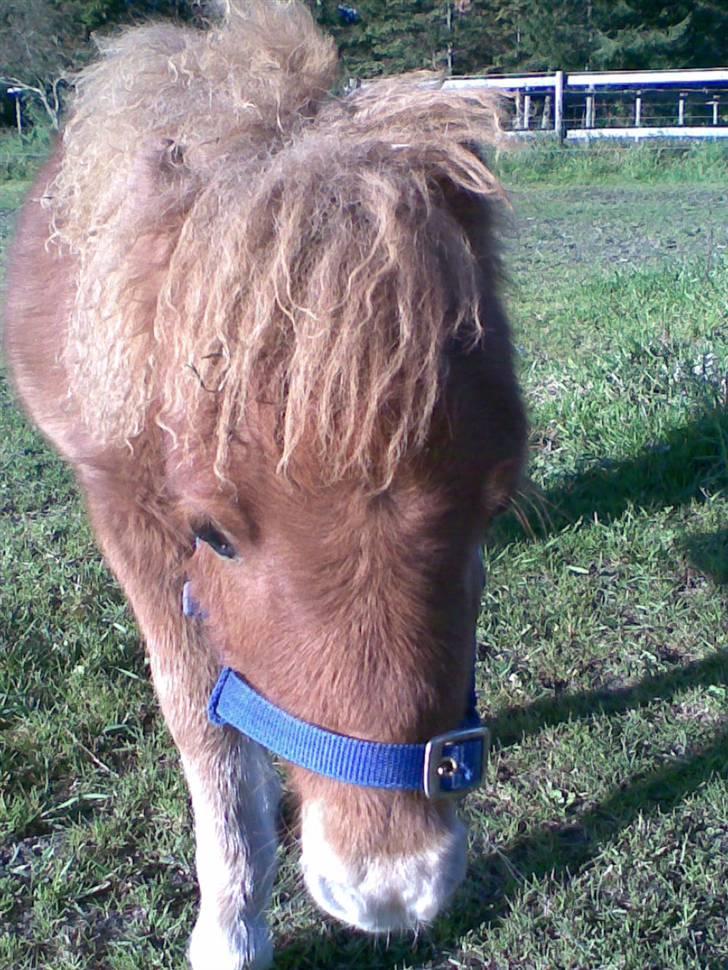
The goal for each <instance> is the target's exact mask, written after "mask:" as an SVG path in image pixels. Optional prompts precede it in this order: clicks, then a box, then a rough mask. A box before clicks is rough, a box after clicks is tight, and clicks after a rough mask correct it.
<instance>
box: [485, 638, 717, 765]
mask: <svg viewBox="0 0 728 970" xmlns="http://www.w3.org/2000/svg"><path fill="white" fill-rule="evenodd" d="M724 684H726V685H728V650H719V651H718V652H717V653H714V654H711V655H710V656H709V657H705V658H704V659H703V660H696V661H694V662H693V663H689V664H687V665H686V666H684V667H677V668H676V669H673V670H668V671H665V672H664V673H661V674H655V675H654V676H652V677H646V678H645V679H644V680H641V681H640V682H639V683H638V684H635V685H634V686H632V687H622V688H619V689H618V690H593V691H581V692H580V693H576V694H561V695H559V696H556V697H544V698H541V699H539V700H537V701H533V702H532V703H530V704H525V705H523V706H518V707H509V708H506V710H504V711H502V712H501V713H500V714H498V715H497V716H496V717H495V718H494V719H492V720H489V721H488V725H489V727H490V729H491V731H492V734H493V738H494V741H495V743H496V744H497V745H499V746H501V747H505V746H507V745H509V744H513V743H515V742H516V741H520V740H521V739H522V738H524V737H528V736H530V735H533V734H537V733H538V732H539V731H541V730H542V729H543V728H545V727H553V726H555V725H557V724H563V723H565V722H568V721H573V720H577V719H580V718H588V717H594V716H595V715H602V714H607V715H611V714H624V713H625V712H626V711H631V710H637V709H639V708H640V707H644V706H645V705H647V704H650V703H652V701H655V700H670V698H672V697H674V696H675V695H676V694H678V693H680V691H683V690H687V689H688V688H690V687H710V686H722V685H724Z"/></svg>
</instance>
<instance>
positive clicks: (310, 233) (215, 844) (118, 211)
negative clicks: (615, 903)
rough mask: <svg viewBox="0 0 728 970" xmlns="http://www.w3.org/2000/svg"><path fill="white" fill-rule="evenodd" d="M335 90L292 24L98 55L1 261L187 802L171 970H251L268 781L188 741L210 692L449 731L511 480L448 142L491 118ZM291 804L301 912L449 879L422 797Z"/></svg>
mask: <svg viewBox="0 0 728 970" xmlns="http://www.w3.org/2000/svg"><path fill="white" fill-rule="evenodd" d="M336 76H337V63H336V57H335V52H334V47H333V44H332V42H331V41H330V40H329V39H327V38H325V37H323V36H322V35H321V34H320V33H319V32H318V31H317V29H316V28H315V26H314V24H313V22H312V20H311V17H310V16H309V14H308V13H307V11H306V10H305V8H304V7H303V6H301V5H298V4H283V3H277V2H273V0H252V2H251V3H249V4H247V5H246V7H245V12H244V13H240V12H236V11H234V10H233V11H232V12H231V13H230V14H229V15H228V17H227V18H226V20H225V22H224V23H223V24H221V25H220V26H219V27H215V28H212V29H210V30H208V31H198V30H194V29H191V28H190V29H187V28H181V27H178V26H170V25H161V24H158V25H152V26H145V27H141V28H138V29H135V30H131V31H128V32H127V33H123V34H121V35H120V36H114V37H112V38H111V39H110V40H108V41H107V42H106V44H105V47H104V49H103V57H102V59H101V60H100V61H99V63H97V64H96V65H94V66H92V67H90V68H89V69H88V70H86V71H85V72H84V73H83V74H82V75H81V76H80V78H79V80H78V84H77V96H76V101H75V105H74V108H73V113H72V116H71V118H70V120H69V122H68V124H67V126H66V130H65V133H64V137H63V140H62V143H61V144H60V145H59V146H58V148H57V150H56V151H55V154H54V156H53V158H52V159H51V161H50V162H49V163H48V165H47V166H46V168H45V169H44V171H43V172H42V174H41V176H40V178H39V180H38V182H37V185H36V188H35V191H34V192H33V193H32V194H31V197H30V199H29V201H28V202H27V204H26V206H25V208H24V210H23V213H22V216H21V219H20V224H19V229H18V233H17V238H16V240H15V243H14V247H13V252H12V256H11V260H10V271H9V286H8V291H9V300H8V310H7V328H6V348H7V356H8V359H9V361H10V365H11V368H12V371H13V376H14V380H15V385H16V388H17V392H18V394H19V396H20V398H21V400H22V401H23V403H24V405H25V407H26V409H27V411H28V413H29V414H30V416H31V417H32V419H33V420H34V421H35V422H36V423H37V424H38V425H39V426H40V428H41V429H42V430H43V432H44V433H45V435H46V436H47V438H48V439H49V441H50V442H51V443H52V444H53V445H54V447H55V448H57V450H58V451H59V452H60V453H61V455H62V456H63V457H64V458H65V459H66V460H67V461H68V462H69V463H70V464H71V465H72V467H73V468H74V471H75V473H76V476H77V479H78V482H79V484H80V487H81V489H82V491H83V493H84V496H85V499H86V503H87V506H88V511H89V514H90V517H91V520H92V522H93V526H94V529H95V531H96V535H97V537H98V541H99V544H100V546H101V548H102V550H103V552H104V554H105V556H106V559H107V560H108V562H109V564H110V566H111V568H112V569H113V570H114V572H115V574H116V576H117V577H118V579H119V582H120V583H121V585H122V586H123V588H124V590H125V591H126V593H127V595H128V597H129V601H130V603H131V605H132V607H133V609H134V612H135V614H136V617H137V619H138V622H139V625H140V627H141V630H142V632H143V634H144V637H145V639H146V643H147V649H148V651H149V657H150V662H151V669H152V674H153V678H154V685H155V688H156V691H157V694H158V696H159V700H160V703H161V706H162V709H163V711H164V715H165V718H166V720H167V723H168V725H169V728H170V730H171V732H172V735H173V737H174V740H175V742H176V744H177V746H178V748H179V750H180V754H181V757H182V762H183V765H184V770H185V773H186V776H187V781H188V784H189V788H190V792H191V796H192V803H193V808H194V816H195V831H196V837H197V848H198V851H197V870H198V877H199V882H200V890H201V909H200V915H199V918H198V921H197V923H196V926H195V929H194V932H193V934H192V940H191V946H190V959H191V962H192V965H193V967H194V968H195V970H208V968H209V970H233V968H242V967H253V966H254V967H262V966H267V965H268V963H269V961H270V959H271V944H270V940H269V934H268V930H267V927H266V920H265V907H266V904H267V899H268V896H269V893H270V889H271V881H272V877H273V869H274V841H275V840H274V833H275V806H276V798H277V786H276V776H275V774H274V772H273V771H272V770H271V768H270V765H269V761H268V757H267V754H266V753H265V752H264V750H263V749H262V748H260V747H259V746H258V745H257V744H255V743H253V742H252V741H250V740H249V739H248V738H246V737H245V736H243V735H241V734H239V733H237V732H235V731H232V730H230V729H228V728H219V727H215V726H213V725H211V724H210V723H209V722H208V718H207V714H206V705H207V701H208V697H209V694H210V690H211V688H212V686H213V684H214V682H215V679H216V677H217V674H218V672H219V670H220V668H221V666H223V665H227V666H230V667H233V668H234V669H236V670H237V671H241V672H242V673H243V674H244V675H245V677H246V678H247V680H248V681H249V682H250V683H251V684H252V685H253V686H254V687H255V688H256V689H257V690H258V691H260V692H261V693H262V694H264V695H265V696H266V697H267V698H269V699H270V700H271V701H272V702H273V703H275V704H277V705H280V706H281V707H282V708H284V709H285V710H286V711H288V712H290V713H292V714H294V715H296V716H297V717H299V718H302V719H305V720H306V721H310V722H313V723H315V724H317V725H321V726H323V727H324V728H328V729H330V730H332V731H336V732H340V733H341V734H345V735H348V736H352V737H356V738H363V739H370V740H376V741H384V742H421V741H424V740H426V739H427V738H430V737H431V736H432V735H433V734H437V733H441V732H445V731H449V730H451V729H452V728H455V727H456V726H457V725H458V723H459V722H460V721H461V720H462V718H463V714H464V712H465V708H466V706H467V700H468V693H469V680H470V671H471V667H472V660H471V658H472V642H473V632H474V626H475V620H476V615H477V610H478V602H479V591H480V586H479V563H478V555H477V553H478V547H479V545H480V543H481V541H482V538H483V533H484V530H485V528H486V525H487V523H488V521H489V520H490V518H491V517H492V516H493V514H494V513H495V512H496V511H497V510H498V509H499V508H500V507H502V506H503V504H504V503H505V502H507V500H508V496H509V494H510V492H511V490H512V488H513V487H514V484H515V482H516V480H517V478H518V475H519V471H520V467H521V460H522V454H523V447H524V436H525V424H524V417H523V411H522V407H521V403H520V400H519V396H518V392H517V388H516V384H515V380H514V375H513V370H512V364H511V349H510V343H509V335H508V328H507V323H506V320H505V318H504V314H503V311H502V309H501V306H500V303H499V300H498V295H497V289H498V260H497V258H496V255H495V252H494V244H493V240H492V231H493V223H494V219H495V213H496V210H497V204H498V200H499V197H500V194H501V193H500V189H499V186H498V184H497V182H496V180H495V179H494V178H493V176H492V175H491V173H490V172H489V171H488V169H487V168H486V167H485V165H484V164H483V162H482V161H481V160H480V158H479V157H478V155H477V154H476V152H475V151H474V148H473V146H474V145H475V144H477V143H479V144H486V143H491V144H492V143H495V141H496V139H497V137H498V124H497V115H496V112H495V109H494V105H493V103H492V101H491V99H490V98H489V97H488V96H487V95H484V94H483V93H480V92H476V93H473V92H463V93H458V92H451V91H444V90H443V89H442V88H441V86H440V85H439V82H438V81H437V79H436V78H433V77H430V76H426V75H418V76H414V77H413V76H410V77H401V78H390V79H387V80H382V81H378V82H375V83H372V84H369V85H366V86H365V87H364V88H362V89H360V90H358V91H356V92H355V93H354V94H351V95H348V96H346V97H344V98H337V97H334V96H333V95H331V94H329V93H328V92H329V91H330V90H331V87H332V85H333V84H334V82H335V80H336ZM196 537H197V539H196ZM200 540H202V541H200ZM185 581H190V582H191V583H192V584H193V587H192V588H193V590H194V595H195V598H196V599H197V600H198V601H199V603H200V605H201V608H202V609H204V611H205V613H206V614H207V619H206V620H205V621H203V622H200V621H195V620H190V619H188V618H185V616H183V615H182V612H181V609H180V597H181V592H182V587H183V584H184V583H185ZM290 780H291V784H292V786H293V788H294V790H295V792H296V793H297V795H298V797H299V799H300V802H301V809H302V840H303V858H302V865H303V869H304V874H305V878H306V882H307V884H308V886H309V888H310V890H311V892H312V893H313V895H314V897H315V898H316V900H317V901H318V902H319V903H320V904H321V905H322V906H323V907H324V908H325V909H327V910H328V911H330V912H332V913H334V914H335V915H336V916H338V917H340V918H341V919H343V920H345V921H347V922H349V923H351V924H353V925H356V926H360V927H362V928H364V929H367V930H371V931H375V932H376V931H386V930H389V929H393V928H401V927H413V926H415V925H416V924H418V923H419V922H422V921H427V920H430V919H432V918H433V917H434V916H435V914H436V912H437V911H438V909H439V908H440V907H441V906H442V905H443V903H444V902H445V901H446V900H447V899H448V898H449V897H450V896H451V894H452V892H453V890H454V889H455V887H456V886H457V884H458V883H459V881H460V880H461V879H462V877H463V874H464V869H465V848H464V845H465V835H464V828H463V826H462V825H461V824H460V822H459V821H458V820H457V817H456V815H455V812H454V810H453V808H452V803H451V802H443V801H438V800H430V799H427V798H425V797H424V796H423V795H421V794H416V793H407V792H401V791H395V792H389V791H380V790H374V789H370V788H362V787H356V786H353V785H349V784H344V783H342V782H336V781H331V780H327V779H326V778H324V777H322V776H320V775H318V774H313V773H312V772H309V771H307V770H304V769H302V768H295V767H293V768H291V770H290Z"/></svg>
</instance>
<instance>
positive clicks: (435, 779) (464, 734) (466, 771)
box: [423, 725, 490, 798]
mask: <svg viewBox="0 0 728 970" xmlns="http://www.w3.org/2000/svg"><path fill="white" fill-rule="evenodd" d="M472 741H480V742H481V752H480V757H479V758H478V761H477V763H475V764H473V763H472V762H471V761H461V760H460V759H459V758H458V757H457V756H456V754H455V753H454V752H453V751H452V749H453V748H454V747H456V746H459V745H463V744H466V743H468V742H472ZM489 744H490V732H489V731H488V729H487V728H486V727H483V726H482V725H481V726H479V727H473V728H464V729H462V730H456V731H448V732H447V733H446V734H438V735H437V736H436V737H434V738H431V739H430V740H429V741H428V742H427V745H426V747H425V765H424V777H423V782H424V789H425V795H426V796H427V798H460V797H462V796H463V795H466V794H467V793H468V792H469V791H472V790H473V789H474V788H477V787H478V785H480V784H481V783H482V781H483V779H484V777H485V769H486V766H487V764H488V747H489ZM461 775H462V776H463V777H462V780H461V783H459V784H458V783H454V784H452V785H451V786H446V787H443V783H445V782H451V783H452V782H456V780H457V779H458V777H459V776H461Z"/></svg>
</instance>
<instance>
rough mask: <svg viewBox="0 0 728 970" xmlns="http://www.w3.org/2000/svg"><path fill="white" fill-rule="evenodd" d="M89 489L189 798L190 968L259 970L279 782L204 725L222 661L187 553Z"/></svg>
mask: <svg viewBox="0 0 728 970" xmlns="http://www.w3.org/2000/svg"><path fill="white" fill-rule="evenodd" d="M88 491H89V494H88V505H89V511H90V513H91V518H92V520H93V523H94V526H95V531H96V534H97V537H98V539H99V541H100V544H101V546H102V549H103V551H104V553H105V555H106V558H107V560H108V562H109V564H110V565H111V567H112V569H113V570H114V572H115V573H116V575H117V577H118V578H119V581H120V583H121V585H122V586H123V588H124V590H125V592H126V594H127V596H128V598H129V601H130V603H131V605H132V607H133V608H134V611H135V613H136V616H137V619H138V621H139V625H140V627H141V629H142V632H143V634H144V636H145V638H146V641H147V647H148V653H149V660H150V666H151V671H152V677H153V681H154V686H155V689H156V693H157V696H158V698H159V702H160V705H161V708H162V711H163V713H164V717H165V720H166V722H167V725H168V727H169V729H170V731H171V733H172V737H173V738H174V741H175V743H176V745H177V747H178V749H179V752H180V755H181V758H182V764H183V766H184V770H185V775H186V778H187V784H188V786H189V790H190V795H191V797H192V809H193V813H194V818H195V836H196V842H197V852H196V862H197V877H198V881H199V885H200V913H199V917H198V919H197V923H196V925H195V928H194V930H193V932H192V937H191V941H190V951H189V956H190V962H191V964H192V967H193V970H250V968H255V970H261V968H264V967H267V966H269V964H270V962H271V959H272V945H271V942H270V934H269V931H268V927H267V924H266V917H265V910H266V907H267V905H268V901H269V898H270V892H271V887H272V882H273V876H274V872H275V853H276V836H275V814H276V806H277V799H278V782H277V780H276V777H275V774H274V772H273V769H272V768H271V766H270V764H269V762H268V758H267V755H266V754H265V752H264V751H263V750H262V749H261V748H259V747H258V745H256V744H254V743H253V742H251V741H248V740H247V739H246V738H242V737H240V736H239V735H236V734H234V733H232V732H230V731H229V730H228V729H226V728H225V729H223V728H217V727H213V726H212V725H211V724H209V723H208V720H207V699H208V697H209V694H210V691H211V690H212V687H213V685H214V682H215V677H216V675H217V666H216V664H215V662H214V661H213V660H212V658H211V657H210V655H209V652H208V650H207V648H206V646H205V643H204V640H203V637H202V635H201V631H200V629H199V627H198V624H197V623H196V622H194V621H190V620H186V619H185V618H184V617H183V616H182V615H181V605H180V594H181V582H180V575H181V573H182V571H183V566H184V559H185V557H186V555H188V553H187V552H186V551H185V549H184V548H180V547H179V546H178V543H177V542H176V541H175V537H174V535H173V534H170V533H171V531H172V530H168V529H167V528H165V525H164V524H163V520H162V521H160V520H159V519H158V518H157V516H156V515H153V514H150V513H149V512H147V511H146V510H145V509H141V508H139V507H138V506H134V507H133V508H129V507H128V506H127V507H126V508H125V507H124V503H123V502H122V501H112V502H110V501H109V499H108V496H104V500H103V501H97V500H95V499H94V494H93V491H92V490H91V489H89V490H88Z"/></svg>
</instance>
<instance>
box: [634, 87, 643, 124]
mask: <svg viewBox="0 0 728 970" xmlns="http://www.w3.org/2000/svg"><path fill="white" fill-rule="evenodd" d="M634 126H635V128H641V127H642V92H641V91H637V93H636V94H635V97H634Z"/></svg>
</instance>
